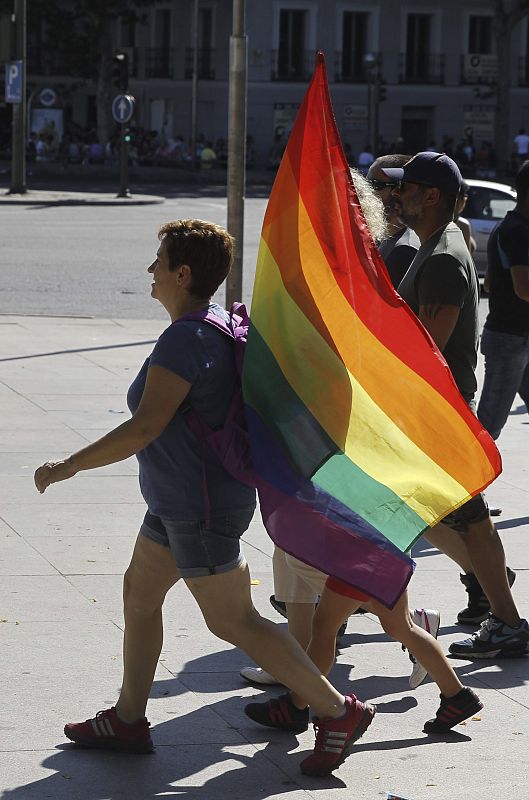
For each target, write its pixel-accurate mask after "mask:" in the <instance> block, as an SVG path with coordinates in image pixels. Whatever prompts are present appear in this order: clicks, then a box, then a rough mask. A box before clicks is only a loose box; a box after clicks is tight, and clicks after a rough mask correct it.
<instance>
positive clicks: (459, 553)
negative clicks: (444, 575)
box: [423, 522, 474, 573]
mask: <svg viewBox="0 0 529 800" xmlns="http://www.w3.org/2000/svg"><path fill="white" fill-rule="evenodd" d="M423 537H424V538H425V539H426V540H427V541H428V542H430V544H433V546H434V547H437V549H438V550H440V551H441V553H444V554H445V555H447V556H448V558H451V559H452V561H455V562H456V564H459V566H460V567H461V569H462V571H463V572H465V573H468V572H473V571H474V570H473V566H472V561H471V559H470V556H469V554H468V549H467V546H466V545H465V542H464V538H463V536H462V535H461V534H460V533H458V532H457V531H454V530H452V528H449V527H448V525H444V524H443V523H442V522H439V523H438V524H437V525H436V526H435V527H434V528H430V530H429V531H428V532H427V533H426V534H423Z"/></svg>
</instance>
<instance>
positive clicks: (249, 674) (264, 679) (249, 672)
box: [239, 667, 279, 685]
mask: <svg viewBox="0 0 529 800" xmlns="http://www.w3.org/2000/svg"><path fill="white" fill-rule="evenodd" d="M239 674H240V675H241V677H243V678H245V680H247V681H250V683H266V684H270V685H272V684H279V681H276V679H275V678H274V676H273V675H270V673H269V672H267V671H266V670H264V669H261V667H243V668H242V669H241V671H240V673H239Z"/></svg>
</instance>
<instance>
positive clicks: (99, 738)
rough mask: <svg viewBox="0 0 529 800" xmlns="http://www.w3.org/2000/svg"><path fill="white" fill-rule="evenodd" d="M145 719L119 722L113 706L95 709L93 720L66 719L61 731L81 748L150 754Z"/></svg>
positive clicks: (147, 725) (151, 749) (149, 735)
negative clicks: (96, 710)
mask: <svg viewBox="0 0 529 800" xmlns="http://www.w3.org/2000/svg"><path fill="white" fill-rule="evenodd" d="M149 727H150V726H149V723H148V722H147V720H146V718H145V717H143V719H138V720H136V722H131V723H128V722H122V720H120V718H119V717H118V715H117V714H116V709H115V708H114V706H112V708H108V709H106V710H105V711H98V712H97V714H96V715H95V717H94V718H93V719H87V720H86V721H85V722H69V723H68V724H67V725H65V726H64V734H65V736H67V737H68V739H70V741H72V742H75V744H78V745H80V746H81V747H100V748H104V749H107V750H120V751H121V752H122V753H152V751H153V750H154V745H153V743H152V739H151V734H150V733H149Z"/></svg>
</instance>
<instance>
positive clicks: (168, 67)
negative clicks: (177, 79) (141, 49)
mask: <svg viewBox="0 0 529 800" xmlns="http://www.w3.org/2000/svg"><path fill="white" fill-rule="evenodd" d="M173 75H174V50H173V48H172V47H171V48H162V47H147V48H146V49H145V77H146V78H172V77H173Z"/></svg>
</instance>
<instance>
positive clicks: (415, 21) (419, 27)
mask: <svg viewBox="0 0 529 800" xmlns="http://www.w3.org/2000/svg"><path fill="white" fill-rule="evenodd" d="M431 33H432V15H431V14H408V20H407V25H406V77H407V78H408V79H410V78H420V77H425V76H427V75H429V73H430V61H429V56H430V52H431Z"/></svg>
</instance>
